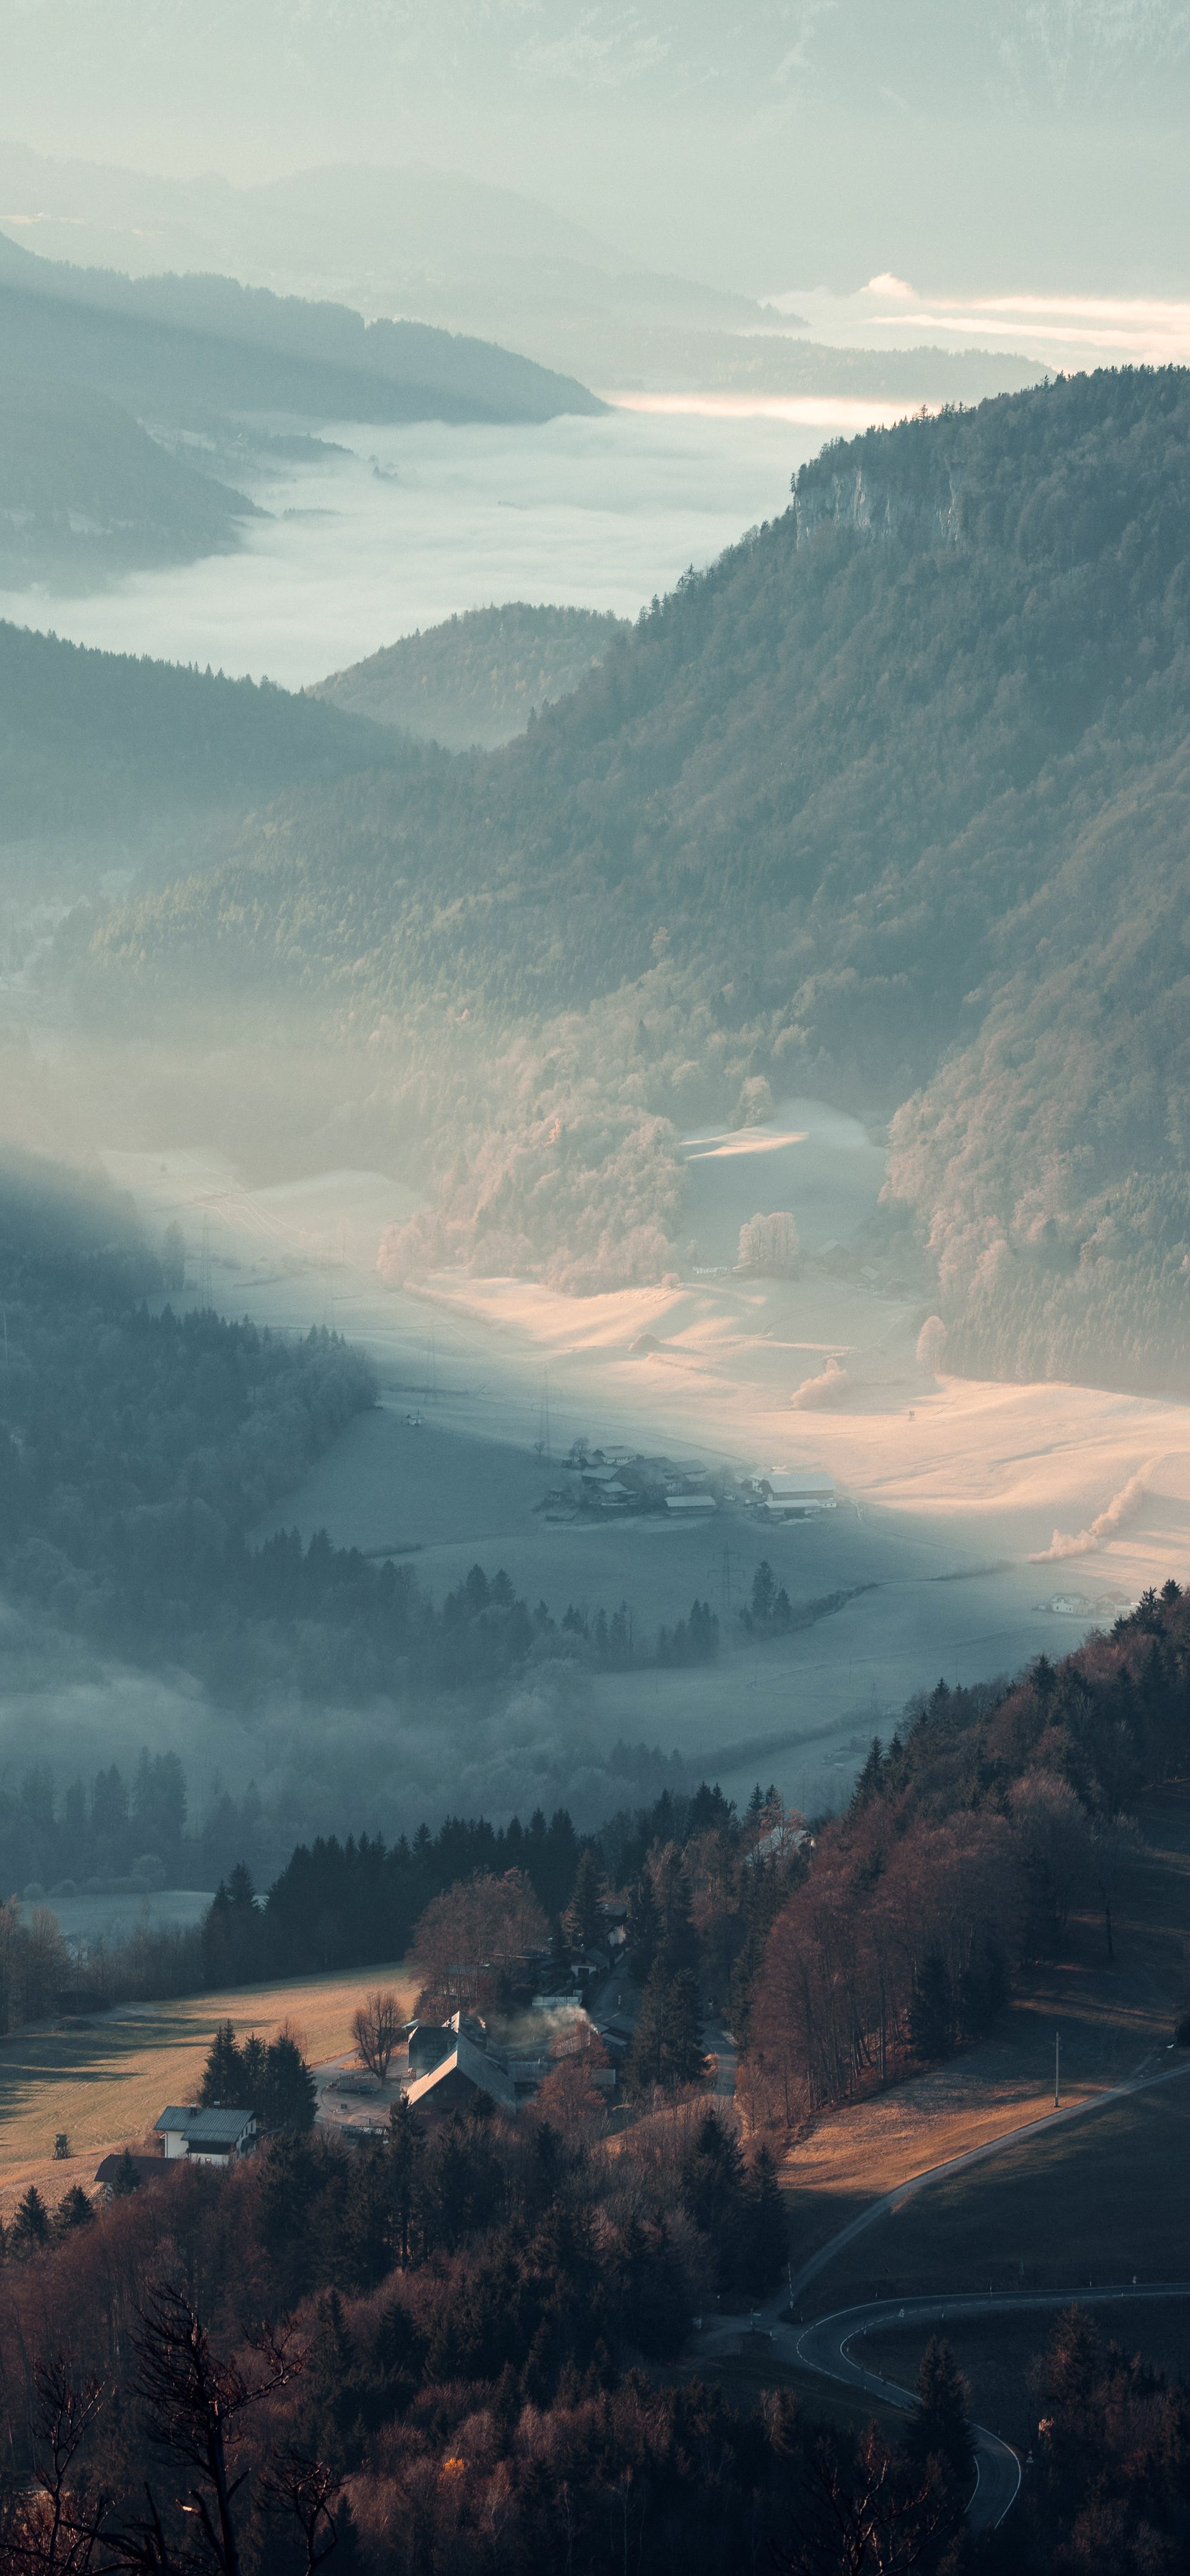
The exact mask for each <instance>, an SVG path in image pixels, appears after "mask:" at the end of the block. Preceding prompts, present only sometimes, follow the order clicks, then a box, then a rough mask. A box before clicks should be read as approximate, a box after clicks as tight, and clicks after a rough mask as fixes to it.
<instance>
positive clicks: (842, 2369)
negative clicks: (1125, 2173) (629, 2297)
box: [703, 2051, 1190, 2531]
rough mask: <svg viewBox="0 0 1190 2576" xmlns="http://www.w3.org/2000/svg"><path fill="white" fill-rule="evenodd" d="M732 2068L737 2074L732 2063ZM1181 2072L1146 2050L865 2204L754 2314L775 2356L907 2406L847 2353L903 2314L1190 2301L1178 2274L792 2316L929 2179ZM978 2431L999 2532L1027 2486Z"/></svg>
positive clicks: (909, 2401) (991, 2436)
mask: <svg viewBox="0 0 1190 2576" xmlns="http://www.w3.org/2000/svg"><path fill="white" fill-rule="evenodd" d="M732 2074H733V2077H734V2068H733V2070H732ZM1182 2075H1190V2063H1187V2061H1186V2060H1185V2059H1184V2058H1183V2059H1182V2060H1181V2061H1180V2062H1179V2064H1178V2065H1176V2066H1169V2065H1168V2064H1166V2063H1165V2052H1164V2051H1163V2052H1162V2054H1161V2056H1160V2057H1155V2056H1149V2057H1147V2058H1145V2059H1144V2060H1143V2061H1142V2063H1141V2065H1140V2066H1138V2067H1137V2068H1136V2070H1135V2073H1134V2074H1132V2075H1131V2076H1129V2077H1128V2078H1127V2080H1126V2081H1125V2082H1124V2083H1123V2084H1116V2085H1113V2086H1112V2087H1111V2088H1110V2090H1108V2091H1106V2092H1103V2093H1094V2094H1091V2095H1090V2096H1088V2097H1087V2098H1086V2099H1085V2100H1082V2101H1079V2102H1073V2103H1071V2104H1070V2105H1069V2106H1068V2108H1067V2109H1066V2110H1064V2111H1051V2112H1050V2113H1049V2114H1048V2116H1047V2117H1046V2118H1044V2119H1040V2120H1027V2121H1024V2122H1023V2123H1022V2124H1021V2126H1020V2127H1019V2128H1016V2129H1004V2130H1002V2131H1001V2133H1000V2135H999V2136H998V2137H996V2138H989V2139H987V2140H986V2141H985V2143H984V2144H983V2145H982V2146H979V2147H970V2148H968V2149H967V2150H966V2152H965V2153H964V2154H962V2155H959V2156H951V2157H949V2158H948V2159H947V2161H946V2162H945V2163H944V2164H939V2165H929V2166H927V2167H926V2168H925V2169H924V2171H923V2172H921V2173H917V2174H909V2175H907V2176H906V2178H905V2180H904V2181H903V2182H900V2183H898V2184H897V2186H896V2189H895V2190H894V2191H889V2192H885V2193H883V2194H882V2196H881V2198H880V2199H878V2200H874V2201H873V2202H872V2203H871V2204H870V2206H869V2207H868V2208H867V2209H864V2210H861V2211H860V2214H859V2217H858V2218H853V2219H852V2220H851V2223H850V2225H849V2226H847V2227H842V2228H840V2229H839V2232H838V2234H837V2235H835V2236H832V2237H831V2238H830V2239H829V2240H828V2242H827V2243H826V2244H825V2245H821V2246H820V2247H819V2249H818V2252H817V2253H816V2254H814V2255H812V2256H811V2258H810V2260H809V2262H808V2263H804V2264H803V2265H802V2268H801V2270H800V2272H797V2273H795V2274H794V2275H793V2276H792V2278H791V2281H790V2284H789V2291H788V2293H787V2292H785V2291H781V2292H779V2293H778V2294H777V2296H776V2297H775V2298H771V2299H769V2300H768V2301H767V2302H766V2304H765V2306H764V2307H763V2308H760V2309H758V2310H757V2311H756V2312H755V2315H754V2317H753V2324H754V2326H755V2327H757V2328H758V2329H759V2330H760V2331H761V2332H763V2333H766V2334H767V2335H768V2336H769V2337H770V2340H771V2342H772V2347H773V2351H774V2353H775V2354H777V2355H778V2356H779V2357H780V2358H781V2359H782V2360H784V2361H794V2360H796V2361H799V2362H800V2363H801V2364H802V2366H803V2368H804V2369H809V2370H813V2371H817V2372H820V2373H821V2375H822V2377H823V2378H824V2379H834V2380H841V2381H842V2382H843V2383H844V2384H845V2385H847V2386H849V2387H853V2388H856V2387H858V2388H864V2389H866V2390H867V2392H868V2394H869V2396H873V2397H880V2398H881V2399H882V2400H883V2401H884V2403H885V2404H886V2405H889V2406H898V2407H902V2408H905V2409H909V2408H911V2407H912V2406H914V2405H915V2404H916V2399H915V2398H914V2397H913V2395H912V2393H911V2391H910V2390H909V2389H907V2388H900V2387H898V2386H897V2385H896V2383H895V2382H894V2381H892V2380H888V2379H882V2378H880V2376H879V2375H878V2373H877V2372H876V2371H872V2370H866V2369H865V2368H864V2366H863V2364H862V2363H861V2362H856V2361H853V2360H852V2358H851V2356H850V2353H849V2351H848V2350H847V2346H848V2345H849V2344H851V2343H853V2342H855V2341H856V2340H857V2339H858V2338H859V2337H860V2336H862V2335H864V2334H870V2333H872V2332H873V2331H874V2330H875V2329H876V2327H878V2326H881V2325H888V2324H890V2323H895V2324H900V2323H901V2322H902V2320H903V2321H905V2322H906V2323H913V2322H914V2321H916V2320H920V2322H921V2323H922V2324H923V2325H930V2326H937V2325H939V2324H943V2323H945V2322H946V2320H947V2319H948V2318H955V2317H972V2316H992V2315H995V2314H997V2313H998V2312H1003V2311H1005V2310H1010V2309H1014V2308H1024V2309H1029V2308H1035V2309H1038V2310H1041V2309H1050V2310H1052V2309H1054V2308H1063V2307H1069V2306H1070V2305H1071V2303H1072V2302H1073V2301H1075V2300H1077V2301H1078V2303H1079V2305H1080V2306H1098V2305H1101V2304H1104V2303H1110V2302H1111V2301H1113V2300H1115V2301H1117V2302H1118V2301H1119V2300H1121V2299H1137V2298H1144V2299H1150V2298H1152V2299H1185V2298H1190V2283H1187V2282H1177V2281H1171V2282H1162V2283H1151V2284H1146V2285H1145V2287H1144V2288H1142V2289H1136V2288H1133V2287H1125V2288H1119V2287H1116V2288H1113V2289H1103V2290H1092V2289H1083V2288H1081V2287H1075V2288H1074V2289H1067V2290H1024V2291H1015V2292H1011V2291H1010V2292H1004V2293H1002V2294H1000V2295H993V2294H991V2293H978V2292H973V2291H956V2292H954V2293H952V2294H950V2295H940V2294H938V2293H935V2294H934V2295H933V2296H932V2297H923V2298H909V2299H904V2300H900V2299H877V2300H873V2301H871V2302H870V2303H869V2304H868V2305H867V2306H865V2307H857V2308H844V2309H840V2310H839V2311H838V2312H837V2313H836V2314H834V2315H831V2316H825V2317H820V2318H818V2319H817V2320H816V2322H815V2323H814V2324H812V2325H807V2326H802V2327H801V2328H800V2329H799V2328H798V2327H797V2326H795V2325H793V2324H792V2323H787V2322H786V2319H787V2317H788V2313H789V2308H791V2307H793V2306H795V2305H796V2303H797V2301H798V2299H799V2298H800V2296H801V2294H802V2292H803V2291H804V2290H806V2289H807V2288H808V2287H809V2285H810V2283H811V2282H812V2281H815V2280H817V2278H818V2275H819V2273H821V2272H824V2271H825V2270H826V2268H827V2265H828V2264H829V2263H832V2262H833V2261H834V2258H835V2256H836V2254H841V2253H842V2251H843V2248H844V2247H845V2246H847V2245H851V2244H853V2243H854V2241H855V2238H856V2237H857V2236H860V2235H862V2234H863V2232H864V2230H865V2228H868V2227H871V2226H873V2225H874V2224H875V2222H876V2221H877V2220H878V2219H880V2218H882V2217H885V2216H887V2215H889V2214H890V2213H891V2212H892V2211H894V2210H896V2209H899V2208H900V2207H901V2205H902V2203H903V2202H904V2201H906V2200H909V2199H911V2198H912V2196H913V2195H914V2193H916V2192H919V2191H924V2190H925V2189H926V2187H927V2186H928V2185H929V2184H930V2183H933V2182H943V2181H946V2180H948V2179H949V2177H950V2176H951V2175H952V2174H956V2173H961V2172H963V2170H964V2169H965V2168H966V2167H967V2166H969V2165H976V2164H982V2163H984V2162H985V2161H986V2159H987V2158H988V2157H990V2156H995V2155H1003V2154H1004V2153H1006V2152H1007V2150H1008V2149H1009V2148H1010V2147H1018V2146H1021V2145H1022V2144H1023V2143H1024V2142H1025V2141H1026V2140H1027V2139H1029V2138H1036V2137H1041V2136H1044V2134H1045V2133H1046V2132H1047V2131H1048V2130H1050V2129H1054V2128H1061V2127H1063V2126H1065V2124H1066V2123H1067V2122H1068V2121H1071V2120H1078V2119H1083V2118H1086V2117H1087V2115H1088V2114H1089V2113H1090V2112H1092V2111H1101V2110H1103V2109H1104V2108H1105V2106H1106V2105H1107V2104H1108V2103H1109V2102H1119V2101H1123V2100H1124V2099H1125V2098H1126V2097H1127V2095H1129V2094H1131V2093H1140V2092H1143V2091H1145V2090H1146V2088H1147V2087H1148V2086H1149V2085H1151V2084H1169V2083H1173V2082H1174V2081H1176V2080H1177V2078H1178V2077H1180V2076H1182ZM721 2089H726V2088H725V2087H720V2086H717V2087H716V2090H717V2091H719V2090H721ZM787 2301H788V2304H787ZM733 2333H735V2334H738V2333H739V2320H738V2318H737V2319H736V2320H735V2321H734V2325H733V2324H729V2323H728V2321H727V2320H726V2319H725V2320H724V2321H723V2323H722V2324H721V2325H720V2324H716V2325H714V2326H712V2327H711V2328H710V2330H709V2332H708V2334H707V2336H706V2339H705V2342H704V2345H703V2349H704V2350H707V2349H711V2350H713V2349H714V2347H715V2346H716V2345H717V2344H722V2343H723V2342H724V2341H725V2340H726V2338H727V2337H728V2336H729V2335H731V2334H733ZM972 2430H973V2432H974V2435H975V2457H976V2470H977V2476H976V2484H975V2491H974V2493H973V2495H972V2498H971V2502H970V2504H969V2505H968V2508H967V2518H968V2521H969V2522H970V2524H971V2526H972V2529H973V2530H976V2531H992V2530H994V2529H995V2528H996V2525H997V2524H998V2523H1001V2522H1003V2520H1004V2517H1005V2515H1006V2514H1007V2513H1009V2512H1010V2511H1011V2509H1012V2506H1013V2505H1014V2504H1015V2502H1016V2498H1017V2496H1018V2494H1019V2492H1020V2484H1021V2464H1020V2461H1019V2459H1018V2458H1017V2455H1016V2452H1015V2451H1014V2450H1012V2449H1011V2448H1010V2446H1009V2444H1008V2443H1007V2442H1005V2441H1002V2440H1001V2437H1000V2435H999V2434H998V2433H993V2432H992V2431H991V2430H990V2429H989V2428H988V2427H987V2426H986V2425H982V2424H976V2425H974V2426H973V2427H972Z"/></svg>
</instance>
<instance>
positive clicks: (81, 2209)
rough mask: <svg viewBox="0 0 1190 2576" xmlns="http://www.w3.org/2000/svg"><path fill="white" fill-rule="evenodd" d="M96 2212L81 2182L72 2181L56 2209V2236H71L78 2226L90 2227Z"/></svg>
mask: <svg viewBox="0 0 1190 2576" xmlns="http://www.w3.org/2000/svg"><path fill="white" fill-rule="evenodd" d="M94 2216H95V2212H94V2210H93V2208H92V2206H91V2203H90V2201H89V2200H88V2198H87V2195H86V2192H85V2191H84V2190H83V2189H82V2186H81V2184H79V2183H77V2182H76V2183H72V2185H71V2187H70V2190H69V2191H68V2192H64V2193H63V2195H62V2198H61V2200H60V2201H59V2203H58V2206H57V2208H56V2210H55V2211H54V2234H55V2236H70V2235H73V2233H74V2231H75V2229H76V2228H78V2227H89V2226H90V2225H91V2222H92V2220H93V2218H94Z"/></svg>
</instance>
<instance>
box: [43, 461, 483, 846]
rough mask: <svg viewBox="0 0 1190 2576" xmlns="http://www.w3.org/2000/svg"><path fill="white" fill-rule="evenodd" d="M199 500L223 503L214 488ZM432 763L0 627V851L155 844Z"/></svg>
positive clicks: (299, 707)
mask: <svg viewBox="0 0 1190 2576" xmlns="http://www.w3.org/2000/svg"><path fill="white" fill-rule="evenodd" d="M148 443H149V442H148V441H146V445H147V444H148ZM153 452H154V454H156V452H157V451H156V450H154V451H153ZM160 461H161V463H162V465H163V466H165V467H168V465H169V459H168V458H166V457H164V456H163V457H162V458H161V460H160ZM193 479H194V481H195V482H198V481H199V477H198V476H197V475H196V476H195V477H194V478H193ZM201 489H202V490H204V491H206V492H209V493H210V494H212V495H213V499H214V503H216V504H217V503H218V497H219V487H218V486H217V485H215V484H209V485H207V484H203V485H202V486H201ZM429 757H432V755H430V754H427V753H425V752H416V751H413V750H412V749H409V750H406V749H404V748H403V747H402V746H399V745H397V744H395V743H394V742H393V740H392V737H391V735H390V736H389V737H387V738H386V737H385V736H384V735H383V734H381V733H380V732H378V730H377V729H376V727H375V726H373V725H370V724H368V723H366V722H365V721H364V720H363V719H361V718H359V717H355V716H347V715H340V714H339V712H338V710H337V709H335V708H332V707H324V706H320V705H317V704H316V703H314V702H313V701H311V700H310V699H307V698H300V697H294V696H293V695H291V694H290V693H289V692H288V691H287V690H284V689H277V688H274V687H272V686H271V685H270V683H269V682H268V681H267V680H262V681H261V682H260V684H259V685H257V683H256V682H254V681H252V680H230V679H227V678H225V676H224V674H223V673H222V672H221V671H220V672H218V673H213V672H212V671H210V670H207V671H205V672H203V671H198V670H195V669H193V668H192V669H189V670H183V669H182V668H181V667H180V666H178V665H177V664H175V663H171V662H151V661H149V660H147V659H142V658H140V657H138V656H136V655H134V654H128V653H100V652H96V651H94V650H93V649H92V648H91V647H90V646H89V645H82V644H68V643H66V642H65V641H64V640H63V639H62V638H61V637H60V636H57V635H39V634H36V633H35V632H33V630H32V629H30V628H28V627H20V626H10V625H7V624H5V623H2V622H0V847H2V846H3V844H4V843H5V842H15V841H25V840H30V839H35V838H41V837H50V836H52V835H54V834H56V833H59V832H63V831H67V830H69V829H70V828H71V827H74V828H76V829H77V828H78V827H80V826H84V825H85V826H86V827H87V828H88V830H89V831H91V832H95V831H100V832H102V831H103V830H105V829H107V828H110V827H111V826H113V825H118V826H123V827H126V826H128V825H129V824H130V823H132V822H134V821H140V822H142V823H143V822H145V821H147V820H151V821H152V823H153V826H154V828H155V831H156V833H157V834H158V835H159V834H160V832H161V827H162V822H163V818H164V817H165V816H166V815H167V814H177V813H178V812H183V813H184V812H186V811H188V810H190V809H202V808H208V809H209V808H211V807H233V808H235V807H238V808H239V809H241V810H243V809H245V808H246V807H247V806H249V805H251V804H256V803H259V802H261V801H262V800H264V799H267V798H269V797H271V796H275V795H276V794H277V792H278V790H279V789H280V788H282V787H288V786H290V785H292V784H294V783H296V782H298V781H307V780H313V779H315V778H322V779H327V778H336V777H340V776H342V774H343V773H344V771H349V770H358V769H361V768H363V767H365V766H367V767H369V768H371V767H374V766H375V764H376V762H377V761H380V762H385V761H390V760H403V761H405V762H406V763H408V762H409V761H414V762H424V761H425V760H426V759H427V758H429Z"/></svg>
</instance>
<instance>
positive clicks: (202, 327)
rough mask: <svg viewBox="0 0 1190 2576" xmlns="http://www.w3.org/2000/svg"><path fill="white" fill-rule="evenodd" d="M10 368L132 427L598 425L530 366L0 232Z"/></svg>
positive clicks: (577, 388) (419, 333)
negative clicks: (281, 416) (63, 257)
mask: <svg viewBox="0 0 1190 2576" xmlns="http://www.w3.org/2000/svg"><path fill="white" fill-rule="evenodd" d="M0 329H2V330H3V334H4V345H5V350H6V354H7V357H8V362H9V364H10V365H11V366H13V367H15V368H17V369H19V370H20V371H21V372H23V373H25V374H28V375H38V376H52V377H56V378H58V379H60V380H62V381H65V382H71V383H75V384H86V385H90V386H92V387H94V388H95V389H96V390H98V391H100V392H102V393H105V394H107V395H108V396H109V397H110V398H111V399H113V400H116V401H119V402H121V403H122V404H123V406H124V407H125V408H126V409H128V410H130V411H132V412H134V413H135V414H136V415H137V416H138V417H142V418H143V417H144V416H146V415H150V416H154V417H160V418H164V419H165V420H168V421H171V422H175V421H177V420H178V419H180V418H185V419H187V420H188V421H189V422H190V423H191V425H193V422H194V420H195V418H196V417H197V418H199V419H201V418H203V417H207V418H209V417H210V416H212V415H213V414H217V413H219V412H229V411H230V412H242V411H256V412H278V411H279V412H286V413H291V414H294V415H296V416H297V417H299V418H305V419H314V420H331V419H341V420H350V419H355V420H364V421H376V422H384V421H402V420H426V419H431V420H432V419H439V420H456V421H474V422H478V421H542V420H548V419H552V418H554V417H555V416H556V415H557V413H558V412H560V411H571V410H574V411H579V412H583V413H588V414H589V413H594V412H599V411H601V410H602V409H603V405H602V404H601V403H600V402H599V400H598V399H597V397H596V396H595V395H594V394H591V393H589V392H588V391H587V389H586V387H585V386H583V385H579V384H578V383H576V382H575V381H574V380H572V379H568V378H565V377H562V376H558V375H554V374H552V373H551V372H550V371H549V370H548V369H545V368H541V367H538V366H535V365H534V363H533V361H532V360H531V359H528V358H518V357H516V356H515V355H514V354H513V353H512V352H511V351H509V350H506V349H501V348H498V347H495V346H493V345H490V344H488V343H486V342H484V341H479V340H471V341H468V340H465V339H458V338H456V337H454V336H453V335H452V334H451V333H449V332H445V331H438V330H435V329H433V328H431V327H430V326H429V325H428V324H424V323H412V322H376V323H365V321H364V320H363V317H362V316H361V315H360V314H358V313H353V312H351V311H350V310H349V309H348V308H347V307H346V306H343V305H335V304H308V303H305V302H303V301H302V300H301V299H300V298H297V297H281V296H276V295H273V294H271V293H270V292H269V291H268V290H267V289H265V288H261V287H257V288H252V287H243V286H240V285H238V284H237V283H236V281H235V280H234V279H231V278H226V277H154V278H129V277H123V276H120V275H118V274H116V273H115V272H109V271H104V270H95V269H76V268H71V267H68V266H66V265H64V264H63V263H61V262H57V261H49V260H42V259H39V258H37V257H36V256H35V255H34V254H33V253H32V252H30V251H27V250H24V249H22V248H21V247H20V245H19V244H17V243H14V242H12V241H10V240H9V239H8V237H7V236H6V235H5V234H3V233H2V232H0Z"/></svg>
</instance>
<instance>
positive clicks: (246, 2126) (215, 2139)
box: [153, 2102, 256, 2165]
mask: <svg viewBox="0 0 1190 2576" xmlns="http://www.w3.org/2000/svg"><path fill="white" fill-rule="evenodd" d="M153 2127H154V2129H155V2131H156V2133H157V2136H158V2137H159V2138H160V2139H161V2140H162V2144H163V2150H164V2153H165V2155H166V2156H167V2157H177V2156H188V2157H189V2159H190V2162H191V2164H196V2165H229V2164H231V2162H232V2161H233V2158H234V2157H236V2156H246V2155H247V2154H248V2153H249V2151H250V2150H251V2148H252V2147H253V2146H254V2145H255V2142H256V2113H255V2111H245V2110H244V2109H243V2108H240V2109H238V2110H235V2109H230V2108H228V2109H224V2108H223V2107H222V2106H220V2107H219V2108H218V2109H216V2110H213V2111H203V2110H200V2109H199V2106H198V2104H197V2102H170V2103H168V2104H167V2105H166V2108H165V2110H164V2111H163V2112H162V2114H161V2117H160V2119H159V2120H154V2122H153Z"/></svg>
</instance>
